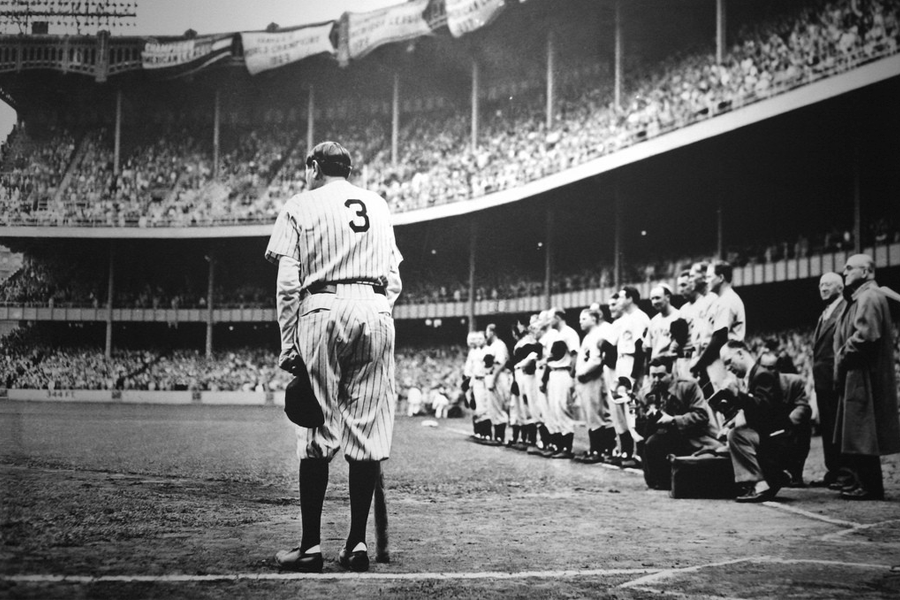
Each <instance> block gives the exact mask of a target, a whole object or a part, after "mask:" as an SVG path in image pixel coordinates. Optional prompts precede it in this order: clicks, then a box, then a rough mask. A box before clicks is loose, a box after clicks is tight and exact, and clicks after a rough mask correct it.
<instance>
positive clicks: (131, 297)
mask: <svg viewBox="0 0 900 600" xmlns="http://www.w3.org/2000/svg"><path fill="white" fill-rule="evenodd" d="M898 242H900V227H897V225H896V224H895V223H893V222H892V221H890V220H888V219H884V218H882V219H879V220H877V221H876V222H874V223H869V224H867V227H866V233H865V238H864V243H865V244H877V245H883V244H888V243H898ZM853 246H854V242H853V235H852V233H851V232H849V231H841V230H838V229H834V230H832V231H828V232H825V233H820V234H818V235H804V234H801V235H800V236H798V238H797V239H796V240H795V241H794V242H793V243H789V242H781V243H769V244H760V245H756V246H752V247H746V248H739V249H738V248H730V249H729V250H728V252H727V258H728V260H729V262H730V263H731V264H734V265H738V266H744V265H748V264H766V263H770V262H774V261H778V260H782V259H785V258H803V257H806V256H810V255H814V254H818V253H821V252H834V251H839V250H840V251H847V250H852V249H853ZM711 256H712V253H710V254H709V255H706V256H682V257H679V258H676V259H671V258H668V259H664V258H660V259H658V260H656V261H652V262H648V263H646V264H633V263H625V264H623V266H622V269H623V271H622V281H623V283H641V282H647V281H671V280H673V279H674V278H675V277H676V275H677V274H678V272H679V271H680V269H681V268H683V267H684V266H685V265H690V264H692V263H694V262H696V261H699V260H709V259H710V257H711ZM570 269H571V270H570V271H564V272H559V273H554V277H553V281H552V284H551V285H552V290H551V292H552V293H554V294H557V293H565V292H575V291H581V290H594V289H602V288H606V287H608V286H609V285H611V283H612V281H613V266H612V264H605V263H597V264H594V265H592V266H589V267H582V268H580V269H579V268H576V267H574V266H571V267H570ZM105 277H106V274H105V273H102V272H101V270H97V269H90V268H86V267H84V266H83V265H80V263H79V262H78V261H73V260H72V258H71V257H70V256H65V257H59V256H57V257H52V256H51V257H48V258H41V259H36V258H34V257H31V256H28V255H26V256H25V257H24V262H23V265H22V267H21V268H20V269H19V270H18V271H17V272H16V273H15V274H14V275H13V276H12V277H10V278H9V279H7V280H6V281H4V282H0V303H2V304H18V305H29V306H55V307H63V306H73V307H92V308H97V307H101V306H105V305H106V287H107V282H106V280H105ZM543 294H544V280H543V273H537V272H534V271H524V270H517V269H515V268H505V269H503V270H502V271H499V272H480V271H479V272H478V273H477V274H476V286H475V298H476V300H478V301H481V300H505V299H514V298H526V297H535V296H541V295H543ZM468 298H469V287H468V281H466V280H465V277H461V276H459V275H453V274H448V273H445V272H440V273H428V272H417V273H415V275H414V276H412V277H407V278H405V279H404V287H403V293H402V294H401V296H400V298H399V302H400V303H402V304H425V303H435V302H467V301H468ZM207 302H208V300H207V290H206V286H205V284H204V282H203V280H201V279H198V280H193V279H180V280H178V281H176V282H171V281H169V282H163V281H154V282H153V285H151V284H150V283H146V284H144V285H143V287H141V288H140V289H132V288H130V287H129V286H127V285H119V286H117V287H116V295H115V298H114V306H115V307H116V308H206V307H207V306H208V304H207ZM273 302H274V296H273V292H272V289H270V287H267V286H266V285H260V284H256V283H253V282H242V283H241V284H240V285H235V286H231V285H228V286H226V285H216V286H215V289H214V293H213V306H214V307H219V308H261V307H271V306H272V305H273Z"/></svg>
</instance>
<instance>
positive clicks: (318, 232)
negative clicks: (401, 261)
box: [285, 180, 395, 287]
mask: <svg viewBox="0 0 900 600" xmlns="http://www.w3.org/2000/svg"><path fill="white" fill-rule="evenodd" d="M285 208H286V209H287V210H289V212H290V213H291V215H292V216H293V217H294V218H295V221H296V225H297V229H298V231H299V240H298V247H299V250H300V252H299V255H300V257H301V268H302V273H303V276H304V281H303V285H304V287H305V286H308V285H309V284H310V283H313V282H322V281H328V282H334V281H373V282H384V281H386V280H387V276H388V273H389V271H390V266H391V252H392V248H393V247H394V244H395V242H394V233H393V229H392V227H391V215H390V211H389V210H388V206H387V203H386V202H385V201H384V199H383V198H382V197H381V196H379V195H378V194H376V193H374V192H370V191H368V190H364V189H362V188H360V187H357V186H355V185H353V184H351V183H350V182H348V181H343V180H342V181H334V182H331V183H328V184H326V185H323V186H322V187H319V188H317V189H315V190H311V191H307V192H303V193H301V194H298V195H296V196H294V197H293V198H291V199H290V200H289V201H288V205H287V206H286V207H285Z"/></svg>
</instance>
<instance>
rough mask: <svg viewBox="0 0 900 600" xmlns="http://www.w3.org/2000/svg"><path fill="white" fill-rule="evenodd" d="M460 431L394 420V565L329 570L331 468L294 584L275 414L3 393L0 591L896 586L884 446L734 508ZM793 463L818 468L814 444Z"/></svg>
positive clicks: (289, 460)
mask: <svg viewBox="0 0 900 600" xmlns="http://www.w3.org/2000/svg"><path fill="white" fill-rule="evenodd" d="M468 432H469V423H468V422H466V421H463V420H459V419H456V420H449V421H441V422H440V426H439V427H436V428H431V427H423V426H422V420H420V419H407V418H398V421H397V428H396V431H395V437H394V451H393V455H392V458H391V460H390V461H388V462H387V463H386V464H385V476H386V480H387V488H388V491H387V495H388V510H389V516H390V540H391V558H392V560H391V562H390V564H375V563H373V565H372V569H371V570H370V571H369V572H368V573H365V574H351V573H346V572H344V571H343V570H342V569H341V568H340V567H339V566H338V565H337V564H336V562H335V561H336V558H337V552H338V550H339V548H340V545H341V543H342V541H343V539H344V537H345V535H346V532H347V527H348V518H349V503H348V500H347V469H346V464H345V463H344V461H343V460H341V459H336V460H335V461H334V462H333V463H332V472H331V482H332V483H331V486H330V487H329V491H328V496H327V498H326V504H325V515H324V521H323V551H324V553H325V559H326V567H325V572H324V573H323V574H321V575H302V574H294V573H279V572H278V570H277V569H276V568H275V567H274V566H273V563H272V556H273V554H274V552H275V551H276V550H278V549H281V548H289V547H292V546H294V545H296V542H297V540H298V539H299V534H300V522H299V502H298V500H297V491H296V469H297V459H296V456H295V454H294V441H293V431H292V426H291V425H290V423H288V421H287V420H286V418H285V417H284V415H283V413H282V412H281V411H280V409H278V408H276V407H208V406H124V405H103V404H64V403H21V402H4V403H2V404H0V457H2V460H0V501H2V515H0V517H2V520H0V537H2V539H0V566H2V570H0V597H4V598H5V597H8V598H124V597H129V598H219V597H222V596H227V597H230V598H239V599H240V598H296V597H303V598H319V597H321V598H351V597H365V598H510V597H514V598H527V599H532V598H595V597H596V598H621V599H637V598H657V597H664V596H665V597H668V596H673V595H674V596H675V597H691V598H786V597H791V598H810V599H813V598H854V599H856V600H861V599H868V598H873V599H874V598H879V599H880V598H897V597H900V469H898V465H900V461H898V460H897V458H898V457H896V456H894V457H888V458H886V459H885V460H884V463H885V473H886V483H887V496H888V499H887V500H886V501H884V502H863V503H848V502H843V501H841V500H839V499H837V498H836V497H835V495H834V492H830V491H827V490H824V489H821V488H806V489H789V490H783V491H782V492H781V493H780V494H779V497H778V499H777V500H776V501H774V502H770V503H766V504H764V505H741V504H737V503H735V502H731V501H726V500H673V499H670V498H669V497H668V495H667V494H666V493H665V492H659V491H652V490H648V489H646V487H645V485H644V482H643V479H642V477H641V476H640V475H639V474H637V473H632V472H624V471H621V470H617V469H611V468H608V467H604V466H602V465H580V464H575V463H572V462H571V461H564V460H562V461H561V460H555V461H554V460H547V459H541V458H537V457H532V456H527V455H525V454H524V453H521V452H516V451H514V450H508V449H504V448H496V447H485V446H480V445H476V444H473V443H472V442H470V441H469V440H468V437H467V434H468ZM585 437H586V436H585V434H584V431H583V429H582V430H579V431H578V432H576V439H577V440H581V441H582V442H583V441H584V439H585ZM807 475H808V476H809V477H815V476H817V475H821V452H820V449H819V440H818V439H817V438H816V439H814V447H813V452H812V454H811V456H810V459H809V462H808V464H807ZM369 541H370V549H372V548H374V538H373V535H372V534H371V533H370V536H369Z"/></svg>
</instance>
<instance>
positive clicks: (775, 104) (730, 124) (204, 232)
mask: <svg viewBox="0 0 900 600" xmlns="http://www.w3.org/2000/svg"><path fill="white" fill-rule="evenodd" d="M898 76H900V55H894V56H891V57H888V58H885V59H882V60H878V61H876V62H872V63H870V64H867V65H864V66H862V67H859V68H856V69H853V70H852V71H848V72H846V73H842V74H839V75H835V76H832V77H828V78H826V79H822V80H820V81H817V82H814V83H811V84H807V85H802V86H801V87H798V88H796V89H793V90H790V91H787V92H784V93H781V94H779V95H777V96H774V97H772V98H769V99H766V100H762V101H759V102H755V103H753V104H748V105H746V106H743V107H740V108H736V109H734V110H731V111H730V112H728V113H725V114H720V115H717V116H715V117H713V118H710V119H707V120H704V121H700V122H698V123H695V124H692V125H689V126H687V127H683V128H681V129H677V130H675V131H672V132H670V133H667V134H665V135H660V136H659V137H655V138H652V139H649V140H648V141H646V142H642V143H638V144H635V145H633V146H629V147H627V148H625V149H623V150H619V151H618V152H614V153H612V154H608V155H606V156H603V157H600V158H597V159H594V160H591V161H589V162H586V163H584V164H581V165H579V166H576V167H573V168H571V169H567V170H565V171H562V172H560V173H556V174H554V175H551V176H548V177H544V178H542V179H539V180H536V181H533V182H530V183H527V184H525V185H522V186H519V187H516V188H512V189H508V190H503V191H500V192H496V193H493V194H490V195H487V196H484V197H483V198H478V199H475V200H470V201H463V202H454V203H450V204H445V205H441V206H435V207H431V208H427V209H422V210H414V211H409V212H402V213H397V214H395V215H394V224H395V225H397V226H404V225H413V224H416V223H422V222H426V221H434V220H438V219H444V218H448V217H456V216H461V215H466V214H469V213H474V212H477V211H482V210H486V209H489V208H493V207H496V206H501V205H504V204H510V203H512V202H517V201H520V200H525V199H528V198H534V197H536V196H539V195H541V194H544V193H548V192H552V191H553V190H557V189H559V188H561V187H564V186H567V185H570V184H572V183H576V182H579V181H583V180H585V179H589V178H591V177H596V176H598V175H602V174H603V173H609V172H612V171H615V170H616V169H619V168H622V167H625V166H627V165H629V164H634V163H637V162H640V161H642V160H645V159H647V158H650V157H652V156H657V155H660V154H664V153H666V152H669V151H672V150H675V149H677V148H682V147H685V146H689V145H691V144H695V143H698V142H701V141H703V140H706V139H710V138H714V137H716V136H720V135H723V134H726V133H728V132H730V131H734V130H737V129H740V128H742V127H747V126H749V125H752V124H754V123H758V122H761V121H764V120H766V119H770V118H772V117H775V116H778V115H782V114H785V113H788V112H790V111H794V110H798V109H801V108H803V107H806V106H810V105H813V104H816V103H819V102H823V101H826V100H828V99H830V98H835V97H838V96H840V95H842V94H846V93H848V92H852V91H854V90H858V89H862V88H865V87H867V86H869V85H872V84H875V83H878V82H880V81H886V80H888V79H892V78H895V77H898ZM271 230H272V225H271V224H260V225H235V226H216V227H161V228H138V227H108V228H107V227H97V228H86V227H27V226H16V227H0V240H2V239H3V238H20V239H21V238H58V239H78V238H82V239H102V238H112V239H215V238H239V237H246V238H252V237H268V236H269V234H270V233H271Z"/></svg>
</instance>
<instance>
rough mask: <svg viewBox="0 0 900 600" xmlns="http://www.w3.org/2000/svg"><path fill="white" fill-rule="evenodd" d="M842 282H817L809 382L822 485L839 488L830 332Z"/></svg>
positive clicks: (827, 277)
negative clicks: (813, 393) (816, 422)
mask: <svg viewBox="0 0 900 600" xmlns="http://www.w3.org/2000/svg"><path fill="white" fill-rule="evenodd" d="M843 291H844V280H843V279H842V278H841V276H840V275H838V274H837V273H825V274H824V275H822V277H821V278H820V279H819V295H820V296H821V298H822V302H824V303H825V310H823V311H822V314H821V315H820V316H819V321H818V322H817V323H816V331H815V334H814V335H813V365H812V372H813V382H814V383H815V389H816V404H817V406H818V407H819V430H820V431H821V433H822V451H823V452H824V454H825V469H826V473H825V477H824V478H823V480H822V485H827V486H842V485H844V484H846V483H848V482H849V475H848V474H847V473H842V466H843V465H841V449H840V447H839V446H838V445H837V444H835V442H834V422H835V415H836V414H837V403H838V392H837V389H836V388H835V383H834V329H835V326H836V325H837V322H838V317H840V316H841V313H842V312H843V310H844V305H845V304H846V301H845V300H844V296H843Z"/></svg>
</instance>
